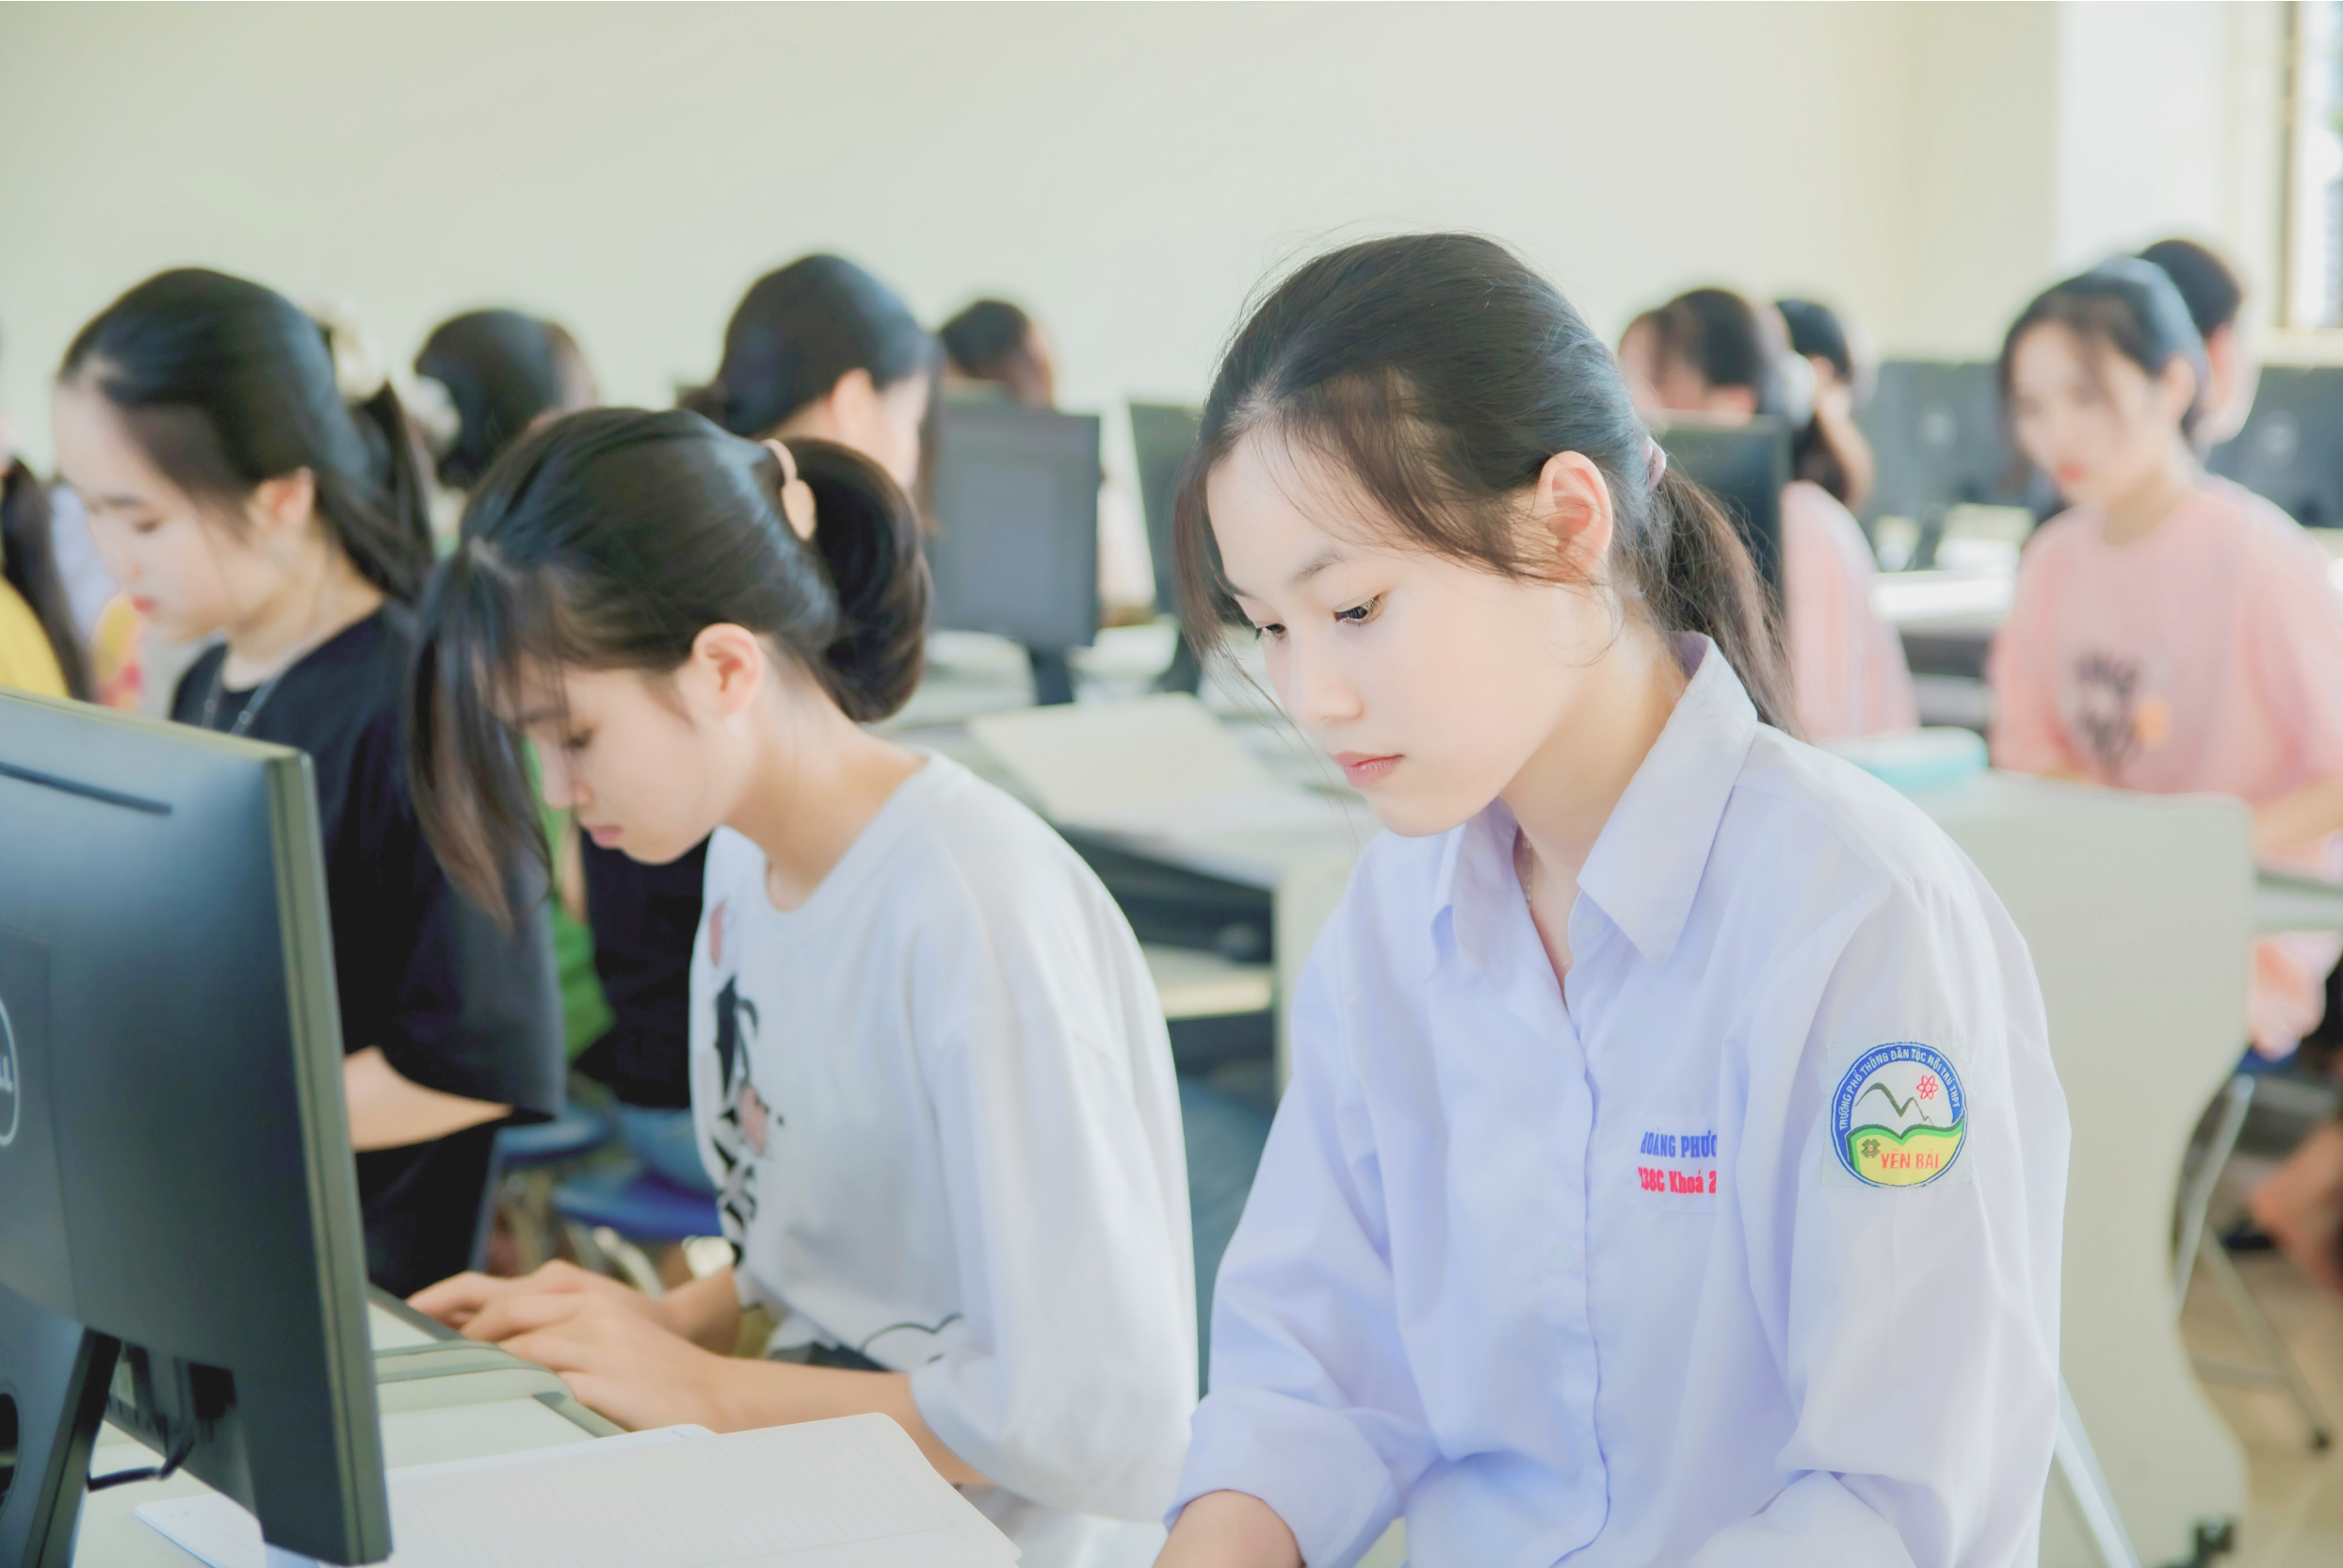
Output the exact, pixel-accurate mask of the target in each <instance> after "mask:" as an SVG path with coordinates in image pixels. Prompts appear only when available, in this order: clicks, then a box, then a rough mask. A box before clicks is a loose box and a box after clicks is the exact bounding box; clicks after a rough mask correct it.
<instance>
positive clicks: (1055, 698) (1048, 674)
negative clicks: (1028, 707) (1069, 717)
mask: <svg viewBox="0 0 2343 1568" xmlns="http://www.w3.org/2000/svg"><path fill="white" fill-rule="evenodd" d="M1026 658H1028V659H1030V660H1031V661H1032V663H1033V704H1034V706H1036V707H1049V706H1051V705H1053V704H1055V703H1071V702H1073V701H1074V661H1073V660H1072V659H1070V658H1068V657H1067V656H1066V651H1065V650H1064V649H1063V648H1034V647H1027V648H1026Z"/></svg>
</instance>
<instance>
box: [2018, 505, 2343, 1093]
mask: <svg viewBox="0 0 2343 1568" xmlns="http://www.w3.org/2000/svg"><path fill="white" fill-rule="evenodd" d="M2106 530H2107V518H2106V515H2105V513H2103V512H2102V511H2101V510H2100V509H2097V508H2095V507H2076V508H2074V509H2071V510H2069V511H2066V512H2062V513H2060V515H2059V516H2057V517H2054V518H2052V519H2051V520H2050V521H2049V522H2047V523H2045V524H2044V525H2042V527H2041V528H2040V529H2039V530H2037V531H2036V533H2035V534H2034V537H2033V539H2032V541H2031V542H2028V545H2027V547H2026V553H2025V555H2024V557H2023V558H2021V559H2020V561H2019V564H2018V574H2017V589H2016V592H2015V595H2014V598H2013V600H2012V604H2011V606H2010V615H2009V619H2008V620H2007V621H2006V622H2003V623H2002V627H2001V630H2000V633H1999V634H1998V635H1997V636H1996V638H1995V639H1994V646H1993V653H1992V656H1991V658H1990V660H1989V662H1988V665H1987V673H1988V676H1989V678H1990V679H1991V681H1992V683H1993V693H1994V719H1993V733H1992V739H1993V758H1994V761H1995V763H1996V765H1997V766H1999V767H2002V768H2015V769H2018V770H2020V771H2022V772H2028V773H2052V772H2063V773H2079V774H2081V775H2082V776H2083V777H2085V778H2088V779H2091V780H2093V781H2095V782H2097V783H2099V784H2110V785H2113V786H2114V787H2116V788H2119V789H2142V790H2148V791H2152V792H2154V793H2157V794H2196V793H2215V794H2222V795H2234V796H2237V797H2238V798H2239V799H2240V800H2244V801H2246V802H2247V803H2248V804H2249V805H2254V806H2261V805H2266V804H2268V803H2269V802H2270V801H2272V800H2278V799H2280V798H2282V797H2284V796H2286V795H2290V794H2292V793H2294V792H2295V791H2296V790H2299V789H2301V788H2303V786H2305V785H2307V784H2316V783H2319V781H2321V780H2325V779H2335V778H2343V595H2338V594H2337V593H2336V591H2335V587H2334V585H2333V583H2332V581H2331V580H2330V578H2329V577H2328V575H2327V573H2328V566H2329V562H2328V559H2327V555H2326V552H2325V551H2323V550H2321V549H2320V548H2319V546H2318V545H2317V544H2316V543H2314V542H2312V541H2311V540H2310V539H2309V537H2308V536H2306V535H2305V534H2304V533H2303V530H2302V529H2301V528H2300V527H2299V526H2297V525H2296V524H2295V523H2294V520H2293V519H2291V518H2289V517H2288V516H2286V513H2284V512H2282V511H2280V510H2279V509H2277V508H2276V507H2273V506H2271V505H2270V503H2269V502H2267V501H2265V500H2263V499H2262V498H2261V497H2260V496H2258V495H2255V494H2254V493H2252V492H2250V491H2247V490H2245V489H2243V488H2242V487H2240V486H2238V485H2235V484H2232V483H2230V482H2228V481H2227V480H2222V479H2208V480H2206V482H2205V483H2204V484H2203V485H2201V486H2200V487H2199V488H2198V489H2197V490H2195V491H2194V492H2193V493H2190V494H2189V498H2188V499H2187V500H2185V501H2183V502H2182V503H2181V505H2180V507H2179V508H2178V509H2176V510H2175V511H2173V514H2172V515H2171V516H2170V517H2168V518H2166V519H2165V520H2164V521H2163V522H2161V523H2159V524H2157V525H2156V526H2155V528H2153V529H2151V530H2150V531H2149V532H2148V533H2147V535H2146V536H2145V537H2143V538H2141V539H2137V540H2134V541H2132V542H2129V543H2126V544H2110V543H2109V542H2107V537H2106ZM2282 864H2285V865H2287V866H2289V867H2290V868H2292V869H2295V870H2300V871H2304V872H2308V873H2311V874H2313V875H2317V876H2327V877H2332V876H2336V875H2339V874H2343V838H2336V837H2330V838H2327V839H2324V840H2322V841H2320V842H2319V843H2318V844H2315V845H2312V846H2310V847H2308V848H2306V849H2303V850H2301V851H2298V852H2296V853H2294V854H2291V855H2288V856H2286V857H2284V858H2283V862H2282ZM2338 955H2343V935H2336V934H2334V933H2328V932H2302V933H2293V934H2287V935H2280V936H2272V937H2265V938H2263V939H2262V940H2261V941H2259V942H2257V943H2255V944H2254V982H2253V987H2252V991H2251V994H2250V1002H2249V1010H2248V1017H2247V1032H2248V1033H2249V1035H2250V1036H2251V1038H2252V1039H2253V1042H2254V1045H2255V1047H2256V1048H2258V1049H2259V1050H2261V1051H2262V1052H2264V1053H2265V1054H2267V1055H2270V1056H2285V1055H2286V1054H2287V1053H2288V1052H2290V1051H2292V1050H2293V1049H2294V1046H2295V1043H2297V1042H2298V1041H2300V1040H2301V1039H2302V1037H2303V1036H2304V1035H2305V1034H2308V1033H2309V1032H2310V1031H2311V1030H2312V1029H2313V1028H2315V1027H2317V1026H2318V1024H2319V1018H2320V1017H2321V1016H2322V1015H2323V1014H2324V1012H2325V1010H2326V978H2327V974H2328V971H2330V970H2332V969H2333V968H2334V967H2335V960H2336V958H2337V957H2338Z"/></svg>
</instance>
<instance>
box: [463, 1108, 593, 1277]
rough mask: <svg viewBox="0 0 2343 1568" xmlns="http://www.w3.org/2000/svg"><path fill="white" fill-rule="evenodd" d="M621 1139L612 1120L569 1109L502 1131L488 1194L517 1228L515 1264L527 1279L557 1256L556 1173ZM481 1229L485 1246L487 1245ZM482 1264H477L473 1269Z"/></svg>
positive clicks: (586, 1111) (514, 1227)
mask: <svg viewBox="0 0 2343 1568" xmlns="http://www.w3.org/2000/svg"><path fill="white" fill-rule="evenodd" d="M617 1136H618V1128H617V1127H616V1126H615V1125H613V1124H612V1123H611V1122H610V1120H609V1119H608V1118H607V1117H605V1116H602V1115H600V1114H598V1113H597V1112H594V1111H591V1110H589V1109H587V1108H586V1107H583V1106H578V1105H568V1106H564V1107H562V1110H561V1114H560V1115H558V1116H557V1117H555V1118H554V1119H553V1120H552V1121H550V1122H532V1123H527V1124H526V1125H514V1126H507V1127H499V1128H498V1129H497V1131H496V1152H495V1156H494V1159H493V1164H492V1166H491V1167H490V1171H489V1182H488V1189H489V1191H490V1192H491V1193H492V1194H493V1195H494V1201H495V1203H496V1204H498V1206H500V1207H501V1208H502V1209H503V1210H504V1214H505V1219H506V1220H507V1222H508V1223H509V1225H510V1226H511V1228H512V1240H513V1246H514V1250H515V1251H516V1252H517V1253H519V1256H518V1258H517V1259H516V1261H517V1262H518V1263H519V1264H520V1266H521V1270H522V1272H524V1273H526V1272H527V1271H528V1270H530V1269H535V1268H536V1267H537V1266H538V1265H540V1264H541V1263H543V1262H544V1261H545V1260H546V1259H547V1258H549V1257H551V1256H552V1255H553V1245H552V1236H553V1220H552V1204H553V1188H554V1182H555V1180H556V1177H557V1168H558V1167H560V1166H564V1165H568V1164H571V1163H572V1162H574V1161H576V1160H581V1159H584V1158H586V1157H587V1156H590V1155H591V1154H594V1153H595V1152H597V1151H598V1150H600V1149H602V1148H603V1147H604V1146H605V1145H606V1144H607V1143H608V1142H609V1141H610V1140H612V1139H613V1138H616V1137H617ZM486 1231H487V1227H485V1226H483V1227H482V1235H481V1238H480V1239H481V1242H482V1245H483V1248H485V1244H486V1242H487V1235H486ZM481 1261H482V1260H480V1259H476V1260H475V1261H474V1263H473V1267H474V1268H476V1269H477V1268H478V1267H479V1266H480V1262H481Z"/></svg>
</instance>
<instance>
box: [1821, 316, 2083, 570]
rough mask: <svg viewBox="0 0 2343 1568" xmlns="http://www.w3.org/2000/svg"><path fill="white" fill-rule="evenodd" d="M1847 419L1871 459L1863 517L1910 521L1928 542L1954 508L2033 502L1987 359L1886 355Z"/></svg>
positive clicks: (1998, 380)
mask: <svg viewBox="0 0 2343 1568" xmlns="http://www.w3.org/2000/svg"><path fill="white" fill-rule="evenodd" d="M1855 424H1856V426H1857V428H1860V429H1861V430H1862V431H1863V435H1864V439H1865V440H1866V441H1867V442H1869V443H1870V444H1871V451H1872V455H1873V456H1874V457H1875V458H1876V459H1877V460H1878V461H1879V477H1878V480H1877V481H1876V483H1875V484H1874V485H1873V486H1872V491H1871V498H1870V501H1869V503H1868V504H1867V505H1866V507H1865V509H1864V516H1865V517H1866V520H1868V519H1871V518H1879V517H1908V518H1911V519H1912V520H1913V521H1914V522H1915V523H1917V524H1918V525H1920V528H1921V532H1922V535H1923V537H1924V539H1926V540H1927V541H1928V542H1929V543H1930V544H1931V545H1932V544H1933V542H1934V540H1935V537H1936V535H1937V534H1938V533H1939V532H1940V531H1941V530H1942V528H1943V526H1944V521H1945V513H1946V512H1947V511H1949V510H1950V509H1953V508H1954V507H1958V506H1989V507H1990V506H2003V507H2012V506H2029V505H2033V504H2035V502H2036V500H2037V499H2038V497H2037V496H2036V495H2035V493H2034V492H2035V489H2036V487H2035V486H2034V485H2032V484H2031V483H2030V482H2029V476H2028V475H2027V474H2026V473H2025V472H2024V471H2023V469H2022V468H2021V467H2020V465H2019V463H2018V461H2017V459H2016V455H2015V451H2014V449H2013V448H2012V446H2011V445H2010V439H2009V431H2008V428H2007V426H2006V425H2005V424H2004V422H2003V420H2002V417H2001V374H2000V369H1999V367H1998V366H1996V364H1993V363H1992V362H1991V361H1964V362H1951V361H1932V360H1890V361H1888V362H1887V363H1886V364H1882V365H1881V366H1880V379H1879V386H1878V388H1877V390H1875V391H1874V392H1873V393H1872V395H1871V399H1870V401H1869V402H1867V403H1866V404H1865V405H1864V406H1863V407H1862V408H1861V409H1859V410H1857V411H1856V412H1855Z"/></svg>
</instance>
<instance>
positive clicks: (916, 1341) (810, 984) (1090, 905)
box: [690, 756, 1196, 1568]
mask: <svg viewBox="0 0 2343 1568" xmlns="http://www.w3.org/2000/svg"><path fill="white" fill-rule="evenodd" d="M705 887H706V891H705V902H704V904H703V913H702V916H701V926H700V932H699V937H698V940H697V942H696V944H695V946H694V950H693V955H692V967H691V1026H690V1027H691V1080H692V1106H693V1109H694V1112H695V1119H696V1121H697V1123H698V1124H699V1130H700V1137H701V1153H702V1157H703V1159H704V1160H705V1161H706V1163H707V1166H708V1170H709V1172H710V1173H711V1175H713V1176H714V1177H715V1178H716V1180H717V1181H718V1183H719V1188H720V1189H721V1197H720V1207H721V1210H722V1213H723V1219H724V1225H725V1229H726V1232H727V1234H728V1235H729V1236H730V1237H732V1238H733V1239H734V1241H735V1244H736V1245H737V1246H738V1248H739V1249H740V1263H739V1267H738V1269H737V1271H736V1272H737V1275H738V1278H739V1282H740V1285H741V1290H742V1295H743V1298H744V1300H748V1301H762V1302H765V1303H767V1304H768V1305H770V1306H771V1307H772V1308H773V1309H774V1310H775V1312H776V1314H777V1315H778V1316H780V1317H782V1323H781V1327H780V1329H779V1331H778V1333H777V1334H776V1337H775V1342H774V1343H775V1347H776V1348H784V1347H788V1346H794V1345H802V1344H807V1343H815V1342H818V1343H822V1344H827V1345H833V1346H843V1347H847V1348H848V1349H851V1350H855V1351H858V1352H859V1353H861V1354H863V1355H865V1356H868V1357H870V1358H871V1359H872V1360H874V1361H876V1362H878V1363H880V1364H881V1366H887V1367H889V1368H892V1369H894V1370H897V1371H906V1372H909V1373H910V1374H911V1379H912V1395H913V1398H914V1400H915V1401H916V1402H917V1404H918V1406H919V1413H920V1415H921V1416H922V1417H923V1418H924V1419H925V1420H926V1421H927V1423H928V1425H929V1428H930V1429H931V1430H932V1431H934V1432H935V1434H936V1436H937V1437H938V1438H940V1439H941V1440H942V1441H943V1443H944V1445H945V1447H948V1448H950V1449H951V1450H952V1451H953V1452H954V1453H955V1454H957V1455H959V1456H960V1457H961V1459H962V1460H964V1461H966V1462H967V1463H969V1464H970V1465H972V1466H974V1467H975V1468H976V1469H977V1470H978V1471H979V1472H981V1473H982V1474H983V1475H985V1476H986V1477H988V1478H990V1479H992V1480H993V1481H994V1483H995V1485H994V1487H993V1488H989V1489H978V1491H977V1492H976V1493H975V1494H973V1495H974V1500H976V1502H977V1503H978V1507H979V1508H981V1509H982V1510H983V1511H985V1512H986V1513H987V1514H988V1515H989V1516H991V1517H992V1518H993V1519H994V1522H995V1523H996V1524H999V1525H1000V1526H1001V1527H1002V1528H1003V1529H1005V1530H1007V1531H1008V1533H1009V1534H1010V1537H1011V1538H1012V1539H1014V1540H1016V1541H1017V1542H1018V1543H1019V1544H1020V1545H1021V1546H1022V1547H1023V1548H1024V1549H1025V1558H1024V1560H1025V1562H1026V1564H1027V1568H1061V1565H1062V1568H1102V1565H1105V1564H1108V1563H1113V1564H1117V1565H1120V1564H1123V1563H1126V1562H1139V1563H1143V1562H1145V1561H1147V1560H1149V1558H1150V1557H1151V1556H1152V1549H1151V1548H1152V1546H1154V1545H1155V1544H1160V1543H1161V1541H1162V1539H1163V1530H1162V1527H1161V1524H1160V1523H1159V1520H1160V1516H1161V1514H1162V1511H1163V1509H1164V1507H1165V1505H1166V1503H1167V1501H1168V1499H1169V1498H1170V1496H1171V1488H1172V1484H1173V1482H1174V1480H1175V1479H1177V1477H1178V1473H1179V1464H1180V1455H1181V1451H1182V1449H1183V1447H1184V1446H1185V1444H1186V1440H1187V1427H1188V1414H1189V1412H1190V1410H1191V1409H1192V1408H1193V1406H1194V1404H1195V1389H1196V1326H1195V1316H1196V1310H1195V1285H1194V1269H1195V1263H1194V1253H1193V1252H1192V1251H1191V1244H1190V1241H1189V1238H1188V1182H1187V1159H1186V1154H1185V1151H1184V1148H1183V1145H1182V1141H1181V1134H1180V1117H1179V1095H1178V1090H1177V1087H1176V1084H1175V1082H1174V1079H1173V1077H1172V1071H1171V1045H1170V1042H1169V1040H1168V1038H1167V1037H1166V1033H1165V1028H1164V1022H1163V1012H1162V1008H1161V1006H1160V1004H1159V1003H1158V1002H1157V1000H1156V997H1155V986H1154V984H1153V982H1152V981H1151V980H1150V978H1149V977H1148V973H1147V967H1146V962H1145V960H1144V959H1143V958H1142V957H1141V955H1140V953H1139V944H1138V941H1137V940H1136V939H1135V938H1134V937H1133V936H1132V934H1131V929H1130V926H1129V925H1128V924H1127V923H1126V922H1125V921H1124V919H1123V914H1122V912H1121V911H1120V910H1118V909H1117V908H1116V907H1115V905H1114V903H1113V901H1112V900H1111V899H1110V898H1109V897H1107V891H1106V889H1105V888H1104V887H1102V886H1101V885H1100V884H1099V882H1098V880H1097V878H1096V877H1094V876H1093V875H1092V874H1091V870H1090V868H1089V867H1088V866H1086V865H1083V864H1082V862H1081V860H1080V858H1079V857H1077V856H1076V855H1075V853H1074V851H1073V850H1072V849H1069V848H1068V847H1067V846H1066V844H1065V841H1064V840H1062V839H1060V838H1059V837H1058V835H1057V834H1056V833H1054V832H1050V830H1049V829H1048V828H1047V827H1045V826H1044V825H1043V824H1042V822H1041V820H1040V819H1039V818H1037V817H1036V816H1034V815H1033V814H1032V813H1031V812H1029V811H1027V810H1026V808H1025V807H1024V806H1022V805H1020V804H1018V803H1017V802H1016V801H1014V800H1010V798H1009V797H1008V796H1007V795H1005V794H1003V793H1002V792H1001V791H999V790H998V789H995V788H994V787H993V786H992V785H990V784H985V783H983V782H982V781H980V780H978V778H976V777H975V776H974V775H972V774H970V773H969V772H968V771H967V769H965V768H961V766H959V765H958V764H957V763H954V762H951V761H949V760H947V759H945V758H943V757H938V756H930V757H929V759H928V761H927V763H926V765H925V766H924V767H922V768H920V770H919V771H918V772H917V773H914V774H913V776H912V777H911V778H910V779H909V780H908V781H906V782H905V783H904V784H903V785H902V786H901V787H900V788H899V789H897V791H896V793H895V795H894V796H893V798H891V799H890V800H888V801H887V803H886V804H885V805H884V806H883V807H882V808H881V810H880V812H879V814H878V815H877V816H875V817H873V818H872V819H871V821H870V823H869V825H868V826H866V827H865V828H864V830H863V832H862V834H861V836H859V837H858V838H857V839H856V840H855V841H854V844H853V845H852V847H851V848H849V849H848V851H847V852H846V855H845V856H844V857H843V858H842V859H841V860H840V861H839V862H838V864H837V865H836V866H835V867H834V868H833V869H832V871H831V873H830V875H829V876H828V877H826V878H825V879H824V880H823V881H822V882H821V885H820V886H819V887H817V888H816V890H815V892H814V894H813V896H812V897H810V898H808V899H807V900H806V901H805V903H804V904H803V905H801V906H800V907H799V908H798V909H795V910H791V911H785V912H784V911H782V910H778V909H775V908H774V907H773V905H772V902H771V900H770V899H769V898H768V896H767V894H766V861H765V857H764V855H763V853H762V852H761V851H760V850H758V849H757V848H756V846H755V845H754V844H752V843H751V842H750V841H749V840H748V839H746V838H744V837H742V836H740V835H739V834H737V833H735V832H730V831H727V830H719V832H717V834H716V836H715V838H714V839H713V840H712V841H711V842H710V844H709V847H708V861H707V879H706V884H705ZM1119 1521H1120V1522H1128V1521H1143V1523H1118V1522H1119Z"/></svg>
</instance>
